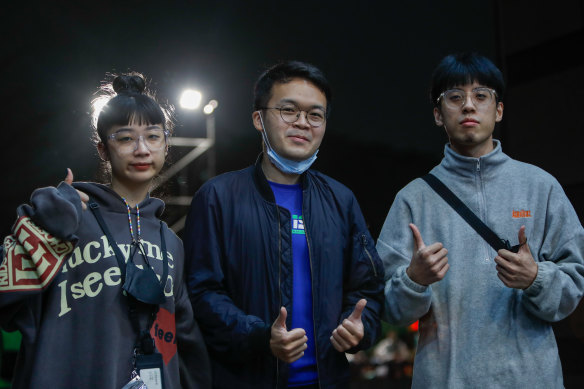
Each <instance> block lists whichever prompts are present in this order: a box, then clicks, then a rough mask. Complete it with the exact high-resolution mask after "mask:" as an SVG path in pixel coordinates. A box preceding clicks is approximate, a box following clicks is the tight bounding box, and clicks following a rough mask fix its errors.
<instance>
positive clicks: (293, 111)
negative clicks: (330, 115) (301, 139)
mask: <svg viewBox="0 0 584 389" xmlns="http://www.w3.org/2000/svg"><path fill="white" fill-rule="evenodd" d="M261 109H277V110H279V111H280V116H281V117H282V120H283V121H285V122H286V123H295V122H296V121H298V119H300V113H302V112H304V113H305V114H306V121H307V122H308V124H310V125H311V126H312V127H320V126H322V124H323V123H324V122H325V120H326V112H325V111H324V109H322V108H311V109H309V110H302V109H300V108H298V107H297V106H296V105H294V104H284V105H283V106H281V107H262V108H261Z"/></svg>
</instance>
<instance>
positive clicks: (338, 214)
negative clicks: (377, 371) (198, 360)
mask: <svg viewBox="0 0 584 389" xmlns="http://www.w3.org/2000/svg"><path fill="white" fill-rule="evenodd" d="M260 161H261V157H260V158H259V159H258V162H256V164H255V166H250V167H248V168H247V169H244V170H240V171H235V172H229V173H225V174H222V175H220V176H218V177H215V178H213V179H212V180H210V181H208V182H206V183H205V184H204V185H203V186H202V187H201V188H200V189H199V190H198V191H197V193H196V194H195V196H194V198H193V202H192V204H191V209H190V212H189V215H188V218H187V223H186V229H185V235H184V241H185V256H186V265H187V284H188V288H189V294H190V297H191V302H192V304H193V308H194V312H195V314H196V319H197V321H198V323H199V325H200V327H201V330H202V331H203V336H204V338H205V341H206V344H207V347H208V349H209V353H210V356H211V361H212V369H213V372H212V374H213V386H214V387H215V388H229V389H232V388H238V389H245V388H254V389H257V388H270V389H272V388H276V387H277V388H285V387H286V383H287V380H288V365H287V364H286V363H284V362H282V361H279V360H278V359H277V358H276V357H274V356H273V354H272V353H271V351H270V347H269V340H270V329H271V325H272V323H273V322H274V320H275V319H276V317H277V316H278V313H279V310H280V307H281V306H285V307H286V309H287V311H288V317H287V327H288V329H289V330H290V329H291V327H290V323H291V312H292V277H293V274H292V233H291V222H290V212H289V211H288V210H287V209H284V208H281V207H278V206H277V205H276V203H275V199H274V195H273V192H272V190H271V188H270V186H269V183H268V181H267V180H266V178H265V176H264V174H263V172H262V169H261V166H260ZM302 185H303V204H302V208H303V219H304V226H305V232H306V239H307V241H308V248H309V255H310V264H311V272H312V290H313V300H314V301H313V311H314V326H315V328H314V333H315V337H316V339H315V344H316V352H317V366H318V375H319V382H320V387H321V388H323V389H324V388H348V387H349V379H350V371H349V365H348V362H347V359H346V357H345V354H344V353H340V352H338V351H336V350H335V349H334V347H333V345H332V344H331V342H330V339H329V338H330V337H331V334H332V331H333V330H334V329H335V328H336V327H337V326H338V325H339V324H340V323H341V322H342V320H343V319H345V318H346V317H347V316H349V315H350V314H351V312H352V311H353V309H354V307H355V304H356V303H357V301H359V300H360V299H361V298H365V299H367V305H366V307H365V310H364V311H363V315H362V320H363V325H364V329H365V336H364V338H363V339H362V341H361V343H360V344H359V345H358V346H357V347H355V348H354V349H352V350H350V352H357V351H358V350H362V349H367V348H369V347H370V346H372V345H373V343H374V342H375V341H376V339H377V337H378V335H379V332H380V310H381V307H382V301H383V278H384V277H383V266H382V264H381V260H380V258H379V256H378V254H377V251H376V249H375V242H374V240H373V239H372V237H371V235H370V233H369V231H368V230H367V227H366V225H365V221H364V218H363V215H362V213H361V210H360V208H359V205H358V203H357V200H356V198H355V196H354V195H353V193H352V192H351V191H350V190H349V189H348V188H347V187H345V186H344V185H342V184H340V183H339V182H337V181H335V180H333V179H331V178H330V177H327V176H325V175H324V174H321V173H319V172H316V171H313V170H309V171H307V172H306V173H304V174H303V176H302Z"/></svg>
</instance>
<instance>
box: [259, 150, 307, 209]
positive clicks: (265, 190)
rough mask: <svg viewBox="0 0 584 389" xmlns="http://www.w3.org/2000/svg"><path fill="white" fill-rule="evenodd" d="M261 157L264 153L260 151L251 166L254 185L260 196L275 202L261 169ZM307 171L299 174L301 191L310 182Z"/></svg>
mask: <svg viewBox="0 0 584 389" xmlns="http://www.w3.org/2000/svg"><path fill="white" fill-rule="evenodd" d="M263 157H264V153H263V152H262V153H260V154H259V155H258V157H257V159H256V161H255V164H254V168H253V178H254V181H255V184H256V187H257V188H258V191H259V192H260V194H261V195H262V197H263V198H264V199H265V200H267V201H270V202H272V203H275V202H276V198H275V197H274V192H273V191H272V187H271V186H270V183H269V182H268V179H267V178H266V175H265V174H264V171H263V169H262V158H263ZM308 172H309V170H307V171H306V172H304V173H302V175H301V176H300V183H301V184H302V190H303V191H304V190H306V189H307V188H308V186H309V183H310V180H309V178H308V176H309V173H308Z"/></svg>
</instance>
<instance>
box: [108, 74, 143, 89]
mask: <svg viewBox="0 0 584 389" xmlns="http://www.w3.org/2000/svg"><path fill="white" fill-rule="evenodd" d="M112 86H113V88H114V91H115V92H116V93H117V94H142V92H144V89H145V88H146V82H145V81H144V78H143V77H142V76H141V75H136V74H131V75H121V76H117V77H116V78H115V79H114V81H113V83H112Z"/></svg>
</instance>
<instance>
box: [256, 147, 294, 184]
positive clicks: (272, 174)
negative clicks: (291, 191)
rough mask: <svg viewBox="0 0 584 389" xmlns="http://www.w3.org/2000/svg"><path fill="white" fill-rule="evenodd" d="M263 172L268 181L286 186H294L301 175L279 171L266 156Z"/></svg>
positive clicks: (263, 161) (263, 158) (264, 157)
mask: <svg viewBox="0 0 584 389" xmlns="http://www.w3.org/2000/svg"><path fill="white" fill-rule="evenodd" d="M261 166H262V171H263V172H264V175H265V176H266V178H267V179H268V181H272V182H275V183H277V184H284V185H294V184H297V183H298V180H300V175H299V174H290V173H284V172H281V171H280V170H278V168H277V167H276V166H274V164H273V163H272V162H271V161H270V159H269V158H268V157H267V156H266V155H265V154H264V156H263V157H262V165H261Z"/></svg>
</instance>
